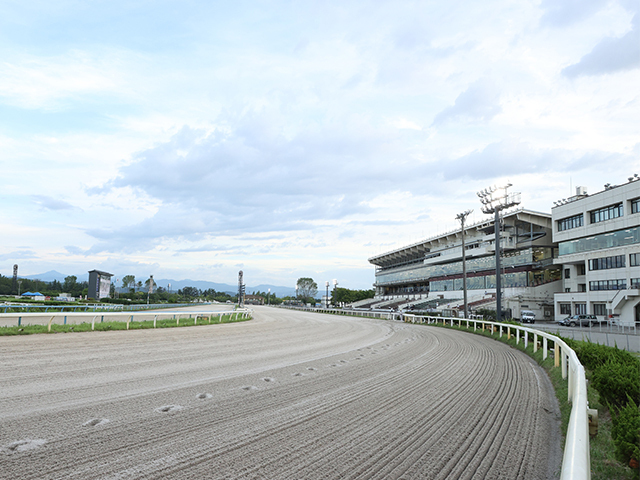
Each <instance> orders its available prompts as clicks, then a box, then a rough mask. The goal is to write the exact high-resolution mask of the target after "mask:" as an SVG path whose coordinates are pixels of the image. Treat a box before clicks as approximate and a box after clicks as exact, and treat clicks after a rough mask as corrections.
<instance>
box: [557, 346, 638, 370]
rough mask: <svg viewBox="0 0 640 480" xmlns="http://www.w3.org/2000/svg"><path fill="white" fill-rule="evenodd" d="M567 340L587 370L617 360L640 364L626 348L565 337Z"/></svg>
mask: <svg viewBox="0 0 640 480" xmlns="http://www.w3.org/2000/svg"><path fill="white" fill-rule="evenodd" d="M565 342H567V344H568V345H569V346H570V347H571V348H572V349H573V350H574V351H575V352H576V355H578V358H579V359H580V363H582V365H583V366H584V368H586V369H587V370H592V371H595V370H596V369H597V368H598V367H600V366H602V365H604V364H606V363H608V362H615V363H620V364H627V365H636V366H638V365H640V362H639V361H638V359H637V358H635V357H634V356H633V355H631V354H630V353H629V352H627V351H626V350H620V349H618V348H612V347H607V346H606V345H600V344H598V343H591V342H582V341H578V340H570V339H565Z"/></svg>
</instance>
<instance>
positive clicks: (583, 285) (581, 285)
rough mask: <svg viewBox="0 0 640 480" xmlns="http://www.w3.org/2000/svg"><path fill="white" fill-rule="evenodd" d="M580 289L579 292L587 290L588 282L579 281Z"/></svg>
mask: <svg viewBox="0 0 640 480" xmlns="http://www.w3.org/2000/svg"><path fill="white" fill-rule="evenodd" d="M578 291H579V292H586V291H587V284H586V283H579V284H578Z"/></svg>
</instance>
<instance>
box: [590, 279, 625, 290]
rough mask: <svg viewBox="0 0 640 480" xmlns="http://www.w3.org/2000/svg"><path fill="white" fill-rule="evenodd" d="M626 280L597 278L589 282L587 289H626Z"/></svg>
mask: <svg viewBox="0 0 640 480" xmlns="http://www.w3.org/2000/svg"><path fill="white" fill-rule="evenodd" d="M626 288H627V280H626V279H622V280H598V281H595V282H589V290H591V291H592V292H596V291H599V290H626Z"/></svg>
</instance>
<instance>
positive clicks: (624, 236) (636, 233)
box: [558, 227, 640, 257]
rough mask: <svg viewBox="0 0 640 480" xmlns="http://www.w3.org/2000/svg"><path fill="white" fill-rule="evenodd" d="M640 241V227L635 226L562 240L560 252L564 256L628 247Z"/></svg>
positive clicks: (559, 246) (559, 247)
mask: <svg viewBox="0 0 640 480" xmlns="http://www.w3.org/2000/svg"><path fill="white" fill-rule="evenodd" d="M639 243H640V227H633V228H626V229H624V230H617V231H615V232H608V233H602V234H598V235H592V236H590V237H585V238H579V239H577V240H569V241H566V242H561V243H560V244H559V245H558V253H559V256H560V257H562V256H563V255H571V254H574V253H585V252H592V251H594V250H603V249H605V248H614V247H626V246H627V245H637V244H639Z"/></svg>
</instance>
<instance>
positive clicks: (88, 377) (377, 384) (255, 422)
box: [0, 307, 561, 479]
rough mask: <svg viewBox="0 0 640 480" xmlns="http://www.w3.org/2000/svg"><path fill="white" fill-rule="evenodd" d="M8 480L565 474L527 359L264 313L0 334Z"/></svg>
mask: <svg viewBox="0 0 640 480" xmlns="http://www.w3.org/2000/svg"><path fill="white" fill-rule="evenodd" d="M0 359H1V361H0V405H1V407H0V477H2V478H12V479H54V478H55V479H57V478H78V479H92V478H107V479H128V478H145V479H148V478H172V479H195V478H214V479H217V478H267V479H281V478H282V479H284V478H290V479H302V478H307V479H331V478H340V479H356V478H358V479H359V478H363V479H373V478H376V479H399V478H402V479H411V478H415V479H424V478H427V479H430V478H434V479H436V478H438V479H440V478H442V479H444V478H452V479H459V478H460V479H462V478H478V479H480V478H522V479H537V478H540V479H546V478H555V473H556V471H557V470H558V468H559V462H560V460H561V458H560V453H559V452H560V439H559V433H558V415H559V414H558V410H557V405H556V402H555V398H554V396H553V391H552V388H551V386H550V383H549V381H548V379H547V377H546V374H545V373H544V372H543V371H542V370H540V369H539V367H538V366H537V365H535V364H534V363H533V362H532V361H531V360H530V359H529V358H528V357H527V356H525V355H523V354H521V353H520V352H518V351H516V350H514V349H511V348H509V347H507V346H505V345H503V344H501V343H498V342H495V341H493V340H490V339H485V338H482V337H479V336H475V335H472V334H466V333H461V332H454V331H449V330H445V329H441V328H435V327H424V326H418V325H408V324H402V323H398V322H389V321H378V320H368V319H358V318H348V317H336V316H328V315H320V314H313V313H304V312H292V311H284V310H278V309H273V308H267V307H263V308H260V307H258V308H256V312H255V320H253V321H250V322H244V323H237V324H223V325H211V326H209V325H206V326H200V327H194V328H177V329H159V330H135V331H128V332H127V331H120V332H92V333H77V334H57V335H33V336H24V337H3V338H0Z"/></svg>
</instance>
